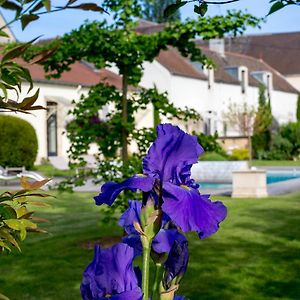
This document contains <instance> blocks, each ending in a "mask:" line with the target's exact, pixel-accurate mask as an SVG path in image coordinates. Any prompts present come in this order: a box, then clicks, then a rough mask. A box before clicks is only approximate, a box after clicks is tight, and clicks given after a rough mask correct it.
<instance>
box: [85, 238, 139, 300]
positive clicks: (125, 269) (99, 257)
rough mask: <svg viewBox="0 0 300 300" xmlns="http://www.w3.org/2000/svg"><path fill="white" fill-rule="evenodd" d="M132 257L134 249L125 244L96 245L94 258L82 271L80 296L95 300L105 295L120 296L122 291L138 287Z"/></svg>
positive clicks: (87, 299) (86, 299) (134, 299)
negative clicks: (104, 246) (106, 247)
mask: <svg viewBox="0 0 300 300" xmlns="http://www.w3.org/2000/svg"><path fill="white" fill-rule="evenodd" d="M133 259H134V250H133V249H132V248H131V247H129V246H128V245H126V244H123V243H120V244H117V245H114V246H113V247H111V248H109V249H104V250H101V249H100V246H96V247H95V255H94V259H93V261H92V262H91V263H90V265H89V266H88V267H87V268H86V270H85V271H84V273H83V280H82V284H81V287H80V290H81V294H82V298H83V299H84V300H95V299H96V300H97V299H102V298H103V297H106V296H107V295H111V296H114V295H118V296H120V297H121V295H122V293H125V292H129V291H133V290H136V289H139V286H138V279H137V278H136V274H135V271H134V269H133ZM135 295H136V294H135ZM140 295H141V290H140ZM112 299H125V298H112ZM127 299H128V298H127ZM130 299H133V300H137V299H141V298H138V297H136V298H130Z"/></svg>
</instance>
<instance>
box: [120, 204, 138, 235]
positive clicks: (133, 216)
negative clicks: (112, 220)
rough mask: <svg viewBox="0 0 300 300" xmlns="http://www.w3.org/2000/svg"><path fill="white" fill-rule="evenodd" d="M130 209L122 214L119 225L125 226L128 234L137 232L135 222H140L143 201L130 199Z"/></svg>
mask: <svg viewBox="0 0 300 300" xmlns="http://www.w3.org/2000/svg"><path fill="white" fill-rule="evenodd" d="M128 205H129V207H128V209H127V210H126V211H125V212H124V213H123V214H122V215H121V217H120V219H119V225H120V226H121V227H123V228H124V230H125V231H126V232H127V233H128V234H132V233H137V231H136V230H135V229H134V225H133V224H134V222H138V223H140V221H141V220H140V213H141V208H142V203H141V202H140V201H137V200H129V201H128Z"/></svg>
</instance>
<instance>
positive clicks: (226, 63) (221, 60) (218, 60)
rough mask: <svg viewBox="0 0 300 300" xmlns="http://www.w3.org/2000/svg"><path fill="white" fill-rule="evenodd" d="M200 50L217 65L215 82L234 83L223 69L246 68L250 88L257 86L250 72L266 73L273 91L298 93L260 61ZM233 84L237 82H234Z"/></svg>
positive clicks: (243, 56)
mask: <svg viewBox="0 0 300 300" xmlns="http://www.w3.org/2000/svg"><path fill="white" fill-rule="evenodd" d="M201 49H202V51H203V52H204V53H205V54H206V55H207V56H208V57H211V58H212V59H213V61H214V62H215V64H216V65H217V70H216V72H215V80H216V81H221V82H227V83H234V82H233V81H232V79H229V78H228V76H229V77H231V76H230V75H228V74H227V73H226V71H225V68H226V67H230V66H245V67H247V68H248V74H249V78H248V80H249V85H250V86H259V82H258V81H257V80H256V79H254V78H253V76H251V72H255V71H267V72H270V73H272V75H273V87H274V89H275V90H279V91H283V92H288V93H298V91H297V90H296V89H295V88H294V87H293V86H292V85H291V84H290V83H289V82H288V81H287V80H286V79H285V78H284V77H283V76H282V75H281V74H280V73H279V72H278V71H276V70H275V69H274V68H272V67H271V66H269V65H268V64H267V63H266V62H264V61H263V60H261V59H257V58H254V57H251V56H247V55H243V54H239V53H232V52H225V56H224V57H222V56H220V55H219V54H218V53H216V52H213V51H210V50H209V49H208V48H205V47H201ZM231 78H232V77H231ZM234 80H235V79H234ZM235 82H237V81H236V80H235Z"/></svg>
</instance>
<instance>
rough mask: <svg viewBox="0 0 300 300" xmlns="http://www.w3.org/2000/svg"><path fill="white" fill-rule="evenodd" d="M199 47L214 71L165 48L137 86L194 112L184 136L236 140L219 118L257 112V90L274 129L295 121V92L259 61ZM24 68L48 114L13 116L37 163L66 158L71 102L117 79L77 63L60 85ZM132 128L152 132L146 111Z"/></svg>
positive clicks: (218, 47)
mask: <svg viewBox="0 0 300 300" xmlns="http://www.w3.org/2000/svg"><path fill="white" fill-rule="evenodd" d="M150 25H151V26H150ZM159 28H161V25H155V24H154V25H153V23H151V22H150V23H149V22H148V23H147V22H146V23H143V30H144V31H145V32H146V33H151V32H155V31H157V30H160V29H159ZM199 47H201V49H202V51H203V52H204V53H205V54H206V55H207V56H209V57H211V58H212V59H213V61H214V63H215V66H216V68H215V69H207V68H205V67H203V66H202V65H201V64H200V63H195V62H191V61H189V60H188V59H186V58H184V57H182V56H181V55H180V54H179V53H178V52H177V51H176V50H175V49H173V48H169V49H168V50H166V51H162V52H161V53H160V54H159V56H158V57H157V58H156V60H155V61H154V62H152V63H149V62H145V63H144V75H143V77H142V79H141V82H140V86H142V87H145V88H151V87H153V86H156V87H157V88H158V89H159V91H161V92H168V94H169V99H170V100H171V101H172V102H173V103H174V104H175V105H176V106H178V107H185V106H187V107H189V108H194V109H195V110H197V111H198V112H199V113H200V114H201V116H202V119H203V120H202V121H201V122H200V123H196V124H188V126H187V127H188V128H187V129H188V130H197V131H199V132H200V131H203V132H205V133H207V134H212V133H214V132H215V131H216V132H217V133H218V134H219V136H221V137H225V138H226V136H227V137H230V138H231V137H235V138H237V137H238V136H240V133H239V132H237V131H236V129H233V128H229V127H228V126H227V125H228V124H226V123H225V121H224V118H223V115H224V112H226V110H227V108H228V106H229V103H231V102H235V103H244V102H247V103H248V104H249V105H253V106H255V107H256V106H257V104H258V93H259V85H260V84H264V85H265V86H266V88H267V92H268V94H269V96H270V99H271V106H272V112H273V115H274V117H275V118H276V119H277V120H278V122H279V123H286V122H289V121H294V120H295V119H296V115H295V114H296V102H297V94H298V90H296V89H295V88H294V87H293V86H292V85H291V84H290V83H289V82H288V81H287V80H286V78H284V76H282V75H281V74H280V73H279V72H278V71H276V70H275V69H274V68H272V67H270V66H269V65H268V64H267V63H265V62H264V61H263V60H260V59H257V58H253V57H249V56H246V55H242V54H238V53H232V52H226V51H225V49H224V44H223V42H222V41H219V40H217V41H211V42H210V44H209V47H205V46H203V45H202V44H201V43H200V45H199ZM26 66H27V67H28V68H29V70H30V72H31V74H32V77H33V80H34V82H35V88H40V96H39V98H38V101H37V104H39V105H42V106H44V107H46V108H47V110H43V111H36V112H34V115H24V114H19V115H18V116H19V117H21V118H23V119H26V120H28V121H29V122H30V123H31V124H32V125H33V126H34V128H35V129H36V132H37V136H38V143H39V152H38V162H40V161H41V159H42V158H47V157H49V156H60V157H67V150H68V148H69V142H68V140H67V137H66V135H65V134H63V132H64V131H65V128H66V124H67V123H68V121H69V120H70V118H71V116H69V115H68V111H69V110H70V108H71V107H72V105H73V104H72V100H75V102H76V101H79V99H80V96H81V95H82V94H86V93H87V92H88V90H89V87H90V86H92V85H95V84H97V83H99V82H105V83H107V84H110V85H114V86H116V87H117V88H119V89H121V85H122V78H121V77H120V76H119V75H118V74H117V70H116V69H115V68H112V69H110V70H95V69H94V68H93V67H91V66H90V65H88V64H86V63H80V62H78V63H75V64H74V65H73V66H72V68H71V70H70V71H69V72H67V73H64V74H63V75H62V77H61V78H60V79H52V80H46V79H45V78H44V71H43V69H42V67H41V66H38V65H26ZM136 122H137V126H138V127H144V126H146V127H147V126H148V127H152V126H153V118H152V111H151V109H149V111H146V112H143V114H137V116H136ZM179 125H183V124H179ZM185 125H186V124H185Z"/></svg>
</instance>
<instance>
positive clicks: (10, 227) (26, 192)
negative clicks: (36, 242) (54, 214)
mask: <svg viewBox="0 0 300 300" xmlns="http://www.w3.org/2000/svg"><path fill="white" fill-rule="evenodd" d="M49 180H50V179H44V180H42V181H35V182H32V183H30V182H28V181H27V179H26V178H25V177H22V178H21V187H22V190H19V191H17V192H4V193H2V194H1V195H0V253H1V252H3V251H4V250H8V251H11V247H14V248H16V249H18V250H19V251H21V248H20V246H19V242H20V241H23V240H24V239H25V238H26V236H27V232H44V231H43V230H41V229H39V228H38V226H37V224H36V222H41V221H47V220H44V219H41V218H37V217H35V216H33V214H34V211H31V210H29V208H28V206H41V207H42V206H49V204H47V203H45V202H43V201H41V200H36V199H35V198H36V197H38V198H45V197H50V195H49V194H46V193H45V192H44V191H42V190H40V188H41V187H42V186H44V185H45V184H46V183H47V182H49Z"/></svg>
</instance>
